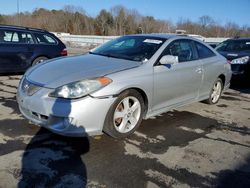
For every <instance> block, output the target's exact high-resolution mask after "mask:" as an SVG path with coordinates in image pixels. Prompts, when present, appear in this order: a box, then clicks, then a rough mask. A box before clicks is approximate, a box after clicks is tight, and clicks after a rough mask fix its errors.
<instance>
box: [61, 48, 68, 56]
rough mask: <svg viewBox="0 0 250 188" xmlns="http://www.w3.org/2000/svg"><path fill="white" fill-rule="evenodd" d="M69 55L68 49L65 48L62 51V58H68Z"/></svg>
mask: <svg viewBox="0 0 250 188" xmlns="http://www.w3.org/2000/svg"><path fill="white" fill-rule="evenodd" d="M67 55H68V51H67V48H64V49H63V50H62V51H61V56H67Z"/></svg>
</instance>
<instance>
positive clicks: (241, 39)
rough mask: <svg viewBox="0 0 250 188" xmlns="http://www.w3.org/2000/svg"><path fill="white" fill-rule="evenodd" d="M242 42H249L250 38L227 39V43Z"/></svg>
mask: <svg viewBox="0 0 250 188" xmlns="http://www.w3.org/2000/svg"><path fill="white" fill-rule="evenodd" d="M244 40H249V41H250V38H232V39H228V41H244Z"/></svg>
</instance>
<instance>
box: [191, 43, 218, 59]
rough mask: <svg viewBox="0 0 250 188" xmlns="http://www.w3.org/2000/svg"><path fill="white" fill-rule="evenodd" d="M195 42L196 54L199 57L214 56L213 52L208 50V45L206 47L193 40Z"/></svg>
mask: <svg viewBox="0 0 250 188" xmlns="http://www.w3.org/2000/svg"><path fill="white" fill-rule="evenodd" d="M195 44H196V47H197V51H198V55H199V58H200V59H203V58H209V57H213V56H215V53H214V52H213V51H212V50H210V49H209V48H208V47H206V46H205V45H203V44H201V43H198V42H195Z"/></svg>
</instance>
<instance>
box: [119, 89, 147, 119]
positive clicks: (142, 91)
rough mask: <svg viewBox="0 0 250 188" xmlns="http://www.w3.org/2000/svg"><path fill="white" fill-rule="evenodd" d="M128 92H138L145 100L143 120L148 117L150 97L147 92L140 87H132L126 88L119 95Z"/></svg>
mask: <svg viewBox="0 0 250 188" xmlns="http://www.w3.org/2000/svg"><path fill="white" fill-rule="evenodd" d="M127 90H136V91H137V92H138V93H139V94H140V95H141V96H142V98H143V102H144V107H145V108H144V112H143V118H144V117H145V116H146V114H147V112H148V96H147V94H146V92H145V91H144V90H143V89H141V88H138V87H130V88H126V89H124V90H122V91H121V92H120V93H119V94H118V95H120V94H121V93H123V92H125V91H127Z"/></svg>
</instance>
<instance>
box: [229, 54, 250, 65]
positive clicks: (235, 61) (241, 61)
mask: <svg viewBox="0 0 250 188" xmlns="http://www.w3.org/2000/svg"><path fill="white" fill-rule="evenodd" d="M248 60H249V56H244V57H241V58H237V59H233V60H232V61H231V62H230V64H246V63H247V62H248Z"/></svg>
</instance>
